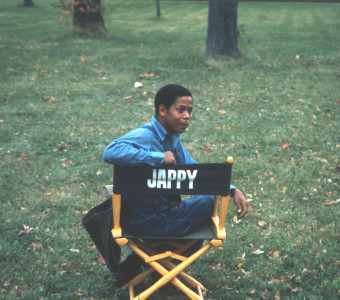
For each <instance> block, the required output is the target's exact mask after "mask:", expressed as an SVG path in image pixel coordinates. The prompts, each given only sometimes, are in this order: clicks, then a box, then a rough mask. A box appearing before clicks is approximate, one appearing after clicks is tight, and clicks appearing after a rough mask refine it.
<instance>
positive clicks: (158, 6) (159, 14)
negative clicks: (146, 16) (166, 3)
mask: <svg viewBox="0 0 340 300" xmlns="http://www.w3.org/2000/svg"><path fill="white" fill-rule="evenodd" d="M159 1H160V0H156V6H157V17H158V18H159V17H160V16H161V5H160V3H159Z"/></svg>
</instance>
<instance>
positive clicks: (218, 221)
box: [211, 196, 230, 239]
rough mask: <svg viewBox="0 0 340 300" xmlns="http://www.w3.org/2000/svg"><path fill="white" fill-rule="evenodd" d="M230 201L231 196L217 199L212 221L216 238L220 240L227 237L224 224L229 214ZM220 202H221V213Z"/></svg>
mask: <svg viewBox="0 0 340 300" xmlns="http://www.w3.org/2000/svg"><path fill="white" fill-rule="evenodd" d="M219 199H220V201H219ZM229 200H230V196H222V197H215V203H214V211H213V215H212V217H211V219H212V222H213V225H214V230H215V233H216V236H217V238H219V239H225V238H226V236H227V234H226V231H225V228H224V224H225V220H226V217H227V213H228V207H229ZM218 202H220V209H219V211H218Z"/></svg>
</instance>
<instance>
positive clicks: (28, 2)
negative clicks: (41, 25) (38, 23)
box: [23, 0, 34, 7]
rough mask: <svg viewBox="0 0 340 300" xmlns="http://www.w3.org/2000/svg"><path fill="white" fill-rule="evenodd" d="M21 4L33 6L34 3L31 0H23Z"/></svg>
mask: <svg viewBox="0 0 340 300" xmlns="http://www.w3.org/2000/svg"><path fill="white" fill-rule="evenodd" d="M23 6H25V7H32V6H34V3H33V1H32V0H24V3H23Z"/></svg>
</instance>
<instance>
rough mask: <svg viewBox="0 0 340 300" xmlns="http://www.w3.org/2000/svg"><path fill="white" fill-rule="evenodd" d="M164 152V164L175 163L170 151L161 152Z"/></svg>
mask: <svg viewBox="0 0 340 300" xmlns="http://www.w3.org/2000/svg"><path fill="white" fill-rule="evenodd" d="M163 154H164V164H165V165H167V164H174V165H175V164H176V159H175V157H174V155H173V153H172V152H171V151H166V152H163Z"/></svg>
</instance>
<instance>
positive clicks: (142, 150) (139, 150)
mask: <svg viewBox="0 0 340 300" xmlns="http://www.w3.org/2000/svg"><path fill="white" fill-rule="evenodd" d="M192 110H193V100H192V95H191V92H190V91H189V90H188V89H186V88H184V87H182V86H180V85H175V84H169V85H166V86H164V87H162V88H161V89H160V90H159V91H158V92H157V94H156V97H155V112H156V114H155V116H154V117H153V118H152V120H151V122H150V123H148V124H146V125H143V126H141V127H140V128H137V129H134V130H132V131H130V132H128V133H127V134H126V135H124V136H122V137H121V138H119V139H117V140H114V141H113V142H111V143H110V144H109V145H108V147H107V148H106V150H105V152H104V160H105V161H106V162H108V163H112V164H116V165H140V164H148V165H152V166H160V165H163V164H192V163H196V161H194V160H193V159H192V158H191V156H190V154H189V153H188V152H187V151H186V150H185V148H184V147H183V145H182V143H181V141H180V139H179V135H180V134H181V133H183V132H184V131H185V130H186V128H187V127H188V125H189V121H190V118H191V114H192ZM231 194H232V196H233V199H234V203H235V205H236V212H235V213H236V214H237V215H238V216H239V217H243V216H244V215H245V214H246V212H247V201H246V199H245V198H244V196H243V194H242V193H241V192H240V191H239V190H238V189H236V188H235V187H234V186H231ZM212 211H213V198H212V197H211V196H198V197H194V198H192V199H188V200H185V201H181V199H180V197H176V196H165V195H136V194H124V195H122V214H123V215H124V217H123V218H122V227H123V228H125V229H126V230H127V231H129V232H130V233H132V234H135V235H143V236H150V237H152V236H158V237H160V236H181V235H185V234H186V233H187V232H189V231H191V230H192V229H194V228H196V227H197V226H198V225H200V224H201V223H202V222H205V221H206V220H207V219H209V218H210V217H211V215H212ZM201 245H202V242H200V243H198V244H197V245H196V246H195V247H194V248H195V249H197V248H199V247H201ZM195 249H192V251H194V250H195ZM137 261H138V260H137V259H136V257H135V256H134V255H130V256H129V257H128V258H127V259H126V260H125V261H124V262H123V263H121V264H120V265H119V268H118V272H117V273H116V276H117V277H118V278H119V279H120V281H121V283H125V282H126V281H128V280H129V279H131V278H132V276H134V275H136V274H137V273H138V272H139V266H137V264H136V262H137Z"/></svg>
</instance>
